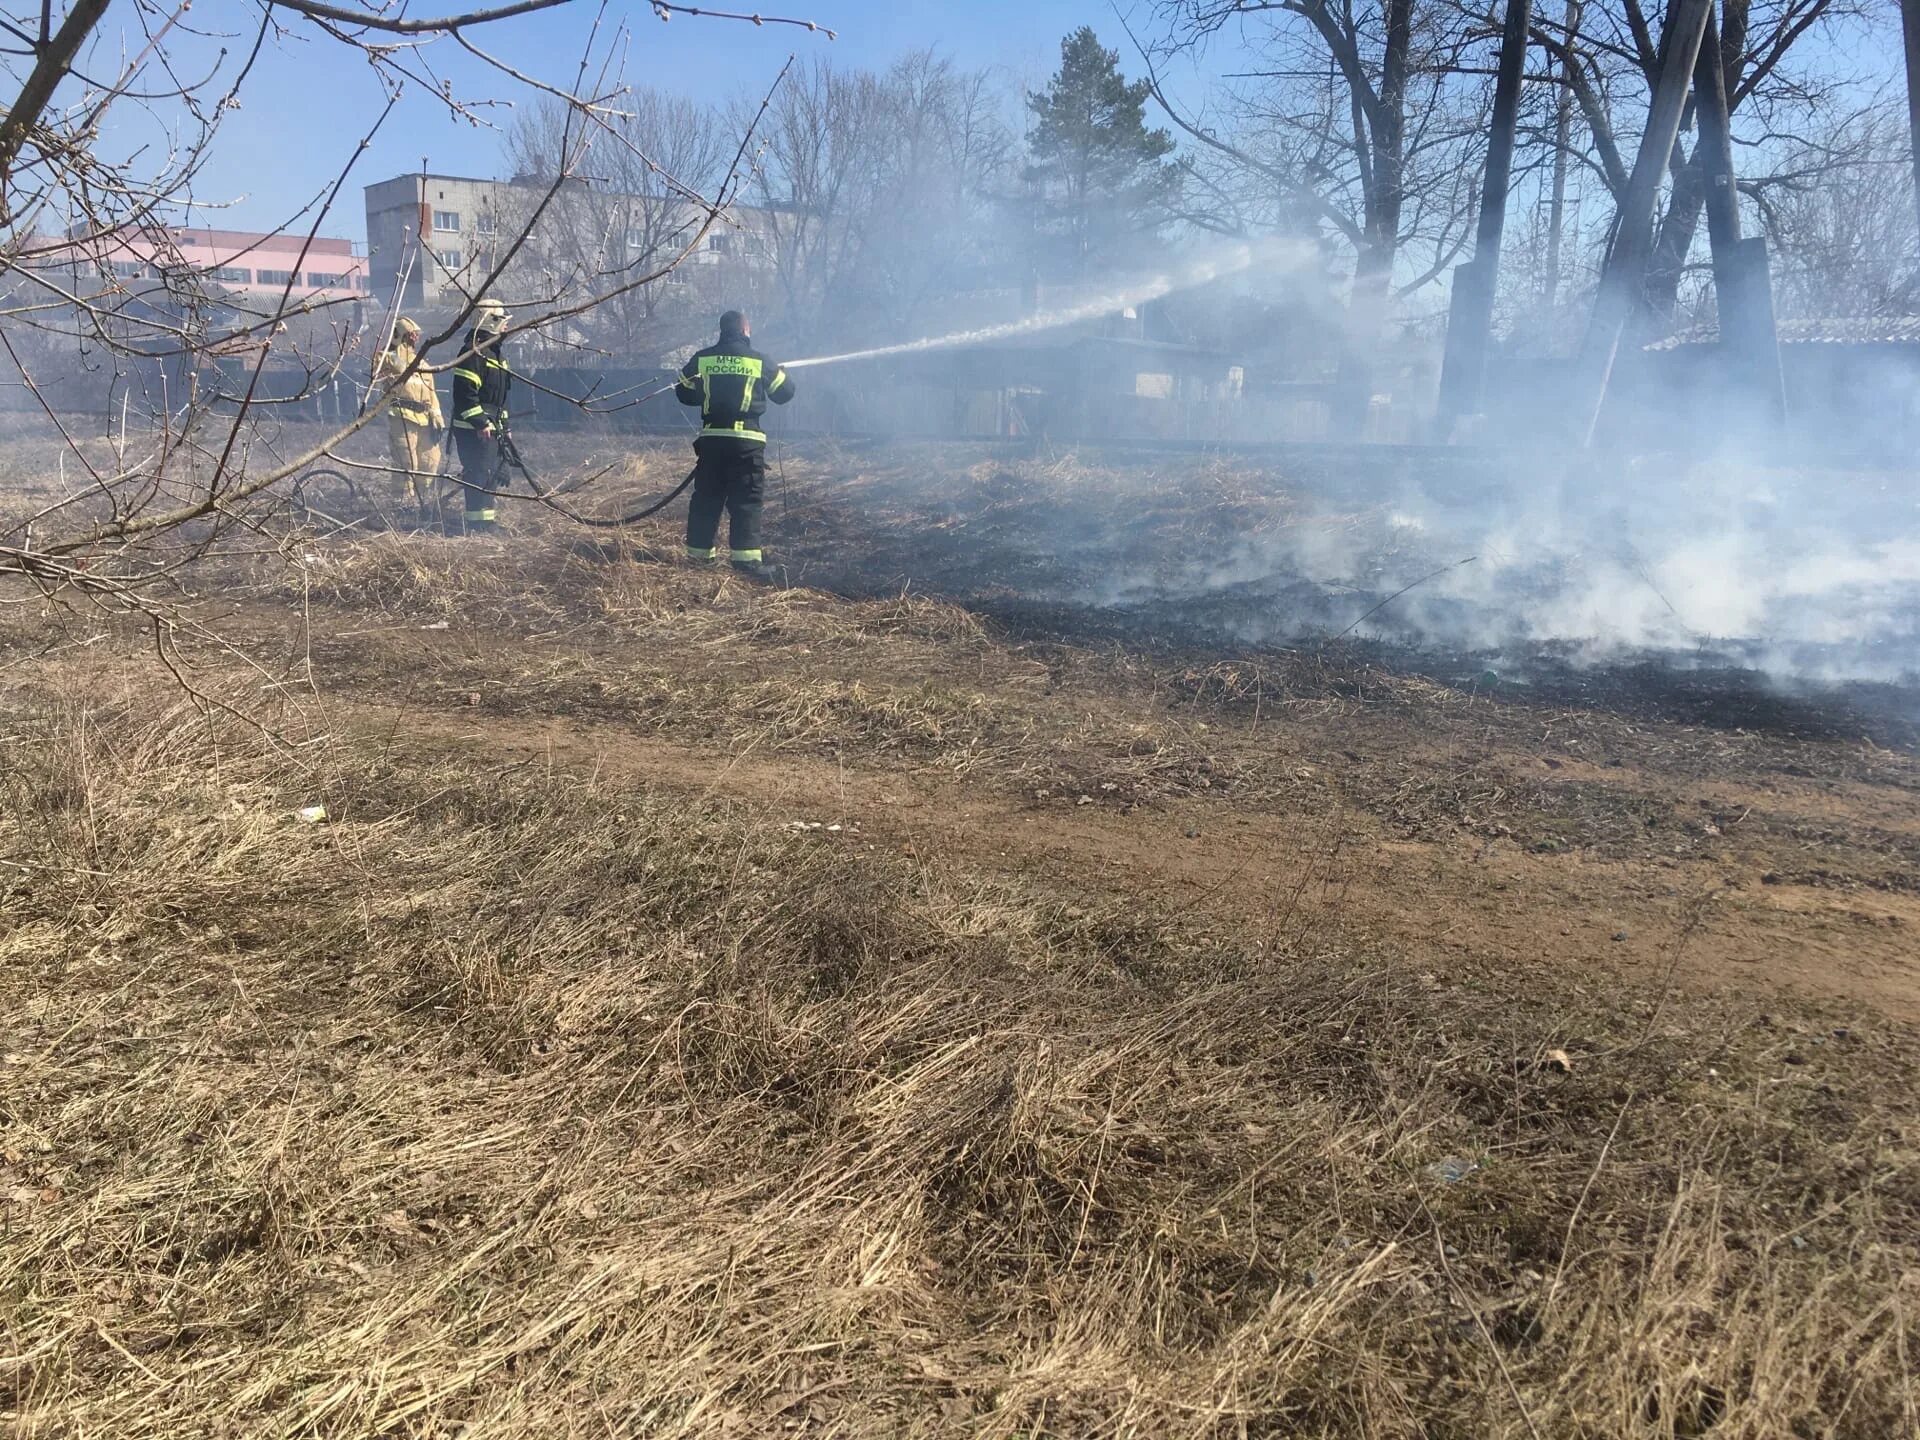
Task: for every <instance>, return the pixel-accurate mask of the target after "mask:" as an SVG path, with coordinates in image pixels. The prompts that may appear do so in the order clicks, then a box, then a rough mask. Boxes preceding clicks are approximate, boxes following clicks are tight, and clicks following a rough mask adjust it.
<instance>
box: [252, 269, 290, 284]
mask: <svg viewBox="0 0 1920 1440" xmlns="http://www.w3.org/2000/svg"><path fill="white" fill-rule="evenodd" d="M260 283H261V284H262V285H298V284H299V283H300V272H299V271H297V270H262V271H261V272H260Z"/></svg>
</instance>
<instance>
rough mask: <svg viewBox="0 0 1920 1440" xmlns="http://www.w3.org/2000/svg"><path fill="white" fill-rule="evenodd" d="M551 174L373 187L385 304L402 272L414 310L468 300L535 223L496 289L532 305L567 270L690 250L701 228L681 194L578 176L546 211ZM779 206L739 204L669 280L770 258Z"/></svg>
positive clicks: (372, 235) (379, 290)
mask: <svg viewBox="0 0 1920 1440" xmlns="http://www.w3.org/2000/svg"><path fill="white" fill-rule="evenodd" d="M550 188H551V182H550V181H541V180H535V179H529V178H525V177H522V178H518V179H513V180H481V179H475V178H473V177H471V176H464V175H434V174H416V175H397V176H395V177H394V178H393V179H391V180H383V181H381V182H380V183H378V184H375V185H369V186H367V187H366V211H367V249H368V259H369V262H370V269H371V275H372V284H373V293H374V294H375V295H376V296H377V297H379V298H380V299H381V302H382V303H385V301H386V299H387V297H389V296H391V295H393V294H394V287H395V285H396V284H397V283H398V281H399V278H400V276H401V274H402V273H403V272H405V274H406V284H405V286H404V287H403V288H402V289H401V291H400V307H401V309H403V310H420V311H423V312H428V313H431V312H433V311H436V310H445V309H451V308H454V307H456V306H458V305H459V304H460V303H462V301H463V300H464V298H465V297H466V296H468V295H471V294H473V293H474V292H475V291H477V290H478V289H479V288H480V287H481V286H482V285H484V284H486V283H487V282H488V281H489V280H490V279H491V278H492V277H493V276H494V275H495V273H496V271H497V270H498V269H499V267H500V266H502V265H503V264H506V263H507V257H506V251H507V249H508V248H509V247H511V246H512V245H513V243H514V242H515V241H516V240H517V239H518V238H519V236H520V235H521V233H522V231H524V230H526V229H527V227H528V225H529V223H530V222H532V219H533V216H534V214H535V212H536V211H539V212H540V213H539V220H538V223H537V224H534V225H533V229H532V234H531V236H530V237H529V240H528V243H527V244H525V245H523V246H522V247H521V248H520V251H519V253H518V254H517V255H516V256H515V258H514V261H513V270H514V273H513V274H512V275H508V276H503V277H501V282H500V283H499V284H498V285H496V286H494V287H493V289H492V290H491V291H490V292H489V293H493V294H498V295H500V297H501V298H502V299H504V300H505V301H506V302H507V303H508V304H510V305H511V304H524V303H526V302H527V301H529V300H530V299H532V298H534V296H535V295H537V294H540V293H545V292H544V290H543V286H544V285H546V284H547V283H548V282H550V280H551V278H552V277H553V276H554V275H555V274H556V273H559V274H565V273H567V272H569V271H574V270H591V271H593V272H596V273H598V272H612V271H617V270H619V269H620V268H622V267H623V266H624V265H626V264H629V263H634V262H644V263H645V264H648V265H651V264H653V263H654V262H655V261H656V260H658V261H660V262H661V263H664V262H665V260H666V259H668V258H670V257H671V256H673V255H676V254H678V253H679V251H680V250H681V249H684V248H685V247H686V246H687V245H688V244H689V243H691V242H692V241H693V240H694V237H695V236H697V235H698V234H699V230H700V227H701V225H702V224H703V223H704V222H705V219H706V217H705V215H704V213H703V212H702V211H701V210H700V208H699V207H698V206H695V205H693V204H691V203H689V202H687V201H685V200H683V199H680V198H677V197H666V196H660V195H636V194H628V193H625V192H622V191H618V190H611V189H605V188H601V187H599V186H597V185H596V184H595V183H594V182H592V181H589V180H570V181H568V182H566V184H565V185H564V186H563V187H562V189H561V191H560V193H559V194H558V195H555V196H554V197H553V198H552V199H551V201H548V202H547V204H546V208H545V210H543V211H542V210H540V206H541V204H542V202H543V200H546V197H547V194H548V191H549V189H550ZM773 249H774V246H773V225H772V217H771V216H770V215H769V213H768V212H766V211H763V210H757V209H753V208H751V207H745V206H734V207H733V208H731V209H730V210H728V211H727V212H726V214H725V215H724V216H722V217H720V218H719V219H718V220H716V221H715V222H714V224H713V225H712V226H711V227H710V228H709V230H708V232H707V234H706V235H705V236H703V237H701V238H700V241H699V245H698V247H697V249H696V250H695V251H694V252H693V253H691V254H689V255H688V256H687V258H686V260H685V261H684V262H683V263H682V266H681V268H680V269H679V270H676V271H675V272H673V273H672V274H669V275H667V276H666V277H664V279H663V281H662V283H663V284H665V285H669V286H679V285H687V284H690V283H694V281H695V280H696V278H697V275H698V269H697V268H695V269H693V270H689V269H688V268H687V267H689V266H691V267H705V266H725V265H727V264H728V263H729V262H733V263H737V264H739V265H742V266H746V267H748V268H751V269H763V268H768V267H770V266H771V264H772V256H773Z"/></svg>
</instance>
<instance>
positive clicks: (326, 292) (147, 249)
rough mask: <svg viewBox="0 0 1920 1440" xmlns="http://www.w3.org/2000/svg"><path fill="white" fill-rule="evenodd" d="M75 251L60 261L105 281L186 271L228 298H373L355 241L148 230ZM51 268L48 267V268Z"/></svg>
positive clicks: (90, 242) (106, 237) (77, 240)
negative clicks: (233, 295)
mask: <svg viewBox="0 0 1920 1440" xmlns="http://www.w3.org/2000/svg"><path fill="white" fill-rule="evenodd" d="M72 245H73V251H74V252H77V253H72V254H70V255H69V256H61V257H59V258H58V259H57V260H55V261H54V268H61V267H64V266H65V265H67V264H74V265H76V266H80V267H84V268H85V269H86V270H90V271H92V272H93V273H94V274H97V275H98V276H99V277H100V278H101V279H103V280H118V281H121V282H126V281H133V280H148V279H158V278H160V276H161V275H162V274H163V273H164V272H165V271H168V270H174V269H182V270H188V271H192V272H196V273H198V274H200V275H203V276H205V277H206V278H207V279H208V280H209V281H211V282H212V283H214V284H215V285H218V286H219V287H220V288H221V289H223V290H229V291H232V292H234V293H236V294H239V295H245V296H248V297H249V298H252V299H255V300H263V301H277V300H278V299H279V298H280V296H281V295H283V294H285V295H286V296H287V297H288V299H289V300H290V301H300V300H307V299H322V300H337V299H341V298H343V297H350V296H355V295H365V294H367V293H368V290H369V285H368V280H367V261H366V257H365V256H363V255H356V254H355V253H354V244H353V242H352V241H351V240H333V239H323V238H321V237H319V236H316V237H314V239H312V240H311V241H309V240H308V239H307V238H306V237H305V236H304V235H262V234H260V233H258V232H257V231H252V230H202V229H198V228H195V229H173V228H168V229H147V230H142V231H115V232H112V233H109V234H102V235H87V234H84V233H83V234H78V235H75V236H73V237H72ZM43 263H45V262H43Z"/></svg>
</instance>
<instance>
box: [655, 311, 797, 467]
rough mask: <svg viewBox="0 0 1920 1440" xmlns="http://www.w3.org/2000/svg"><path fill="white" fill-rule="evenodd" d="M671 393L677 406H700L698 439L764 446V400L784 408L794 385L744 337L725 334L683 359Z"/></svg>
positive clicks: (765, 402) (791, 395)
mask: <svg viewBox="0 0 1920 1440" xmlns="http://www.w3.org/2000/svg"><path fill="white" fill-rule="evenodd" d="M673 393H674V394H675V395H677V396H678V397H679V398H680V403H681V404H682V405H698V406H699V407H700V433H701V435H702V436H712V435H719V436H725V437H727V438H728V439H733V440H744V441H747V442H748V443H749V444H753V445H765V444H766V443H767V437H766V433H765V432H764V431H762V430H761V428H760V417H761V416H762V415H764V414H765V413H766V409H767V401H769V400H771V401H773V403H774V404H776V405H784V404H786V403H787V402H788V401H789V400H791V399H793V381H791V380H789V379H788V378H787V372H786V371H785V370H782V369H781V368H780V367H779V366H778V365H776V364H774V363H773V361H771V360H769V359H767V357H766V356H764V355H762V354H761V353H760V352H759V351H757V350H755V349H754V348H753V346H752V344H751V343H750V342H749V341H748V340H747V339H746V337H745V336H740V337H732V336H729V337H727V338H725V339H723V340H721V342H720V343H719V344H718V345H709V346H708V347H707V348H706V349H704V350H702V351H700V352H699V353H698V354H696V355H695V356H694V357H693V358H692V359H691V360H689V361H687V363H686V365H685V366H683V367H682V368H681V371H680V379H679V380H678V381H677V382H676V383H675V385H674V387H673Z"/></svg>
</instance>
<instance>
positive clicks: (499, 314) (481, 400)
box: [447, 299, 513, 535]
mask: <svg viewBox="0 0 1920 1440" xmlns="http://www.w3.org/2000/svg"><path fill="white" fill-rule="evenodd" d="M510 319H511V317H510V316H509V315H508V314H507V310H506V307H505V306H504V305H502V304H501V303H500V302H499V301H498V300H494V299H486V300H482V301H481V302H480V304H479V306H478V307H477V308H476V311H475V314H474V320H473V329H472V331H471V332H470V333H469V334H468V335H467V343H466V347H465V352H464V353H463V355H462V356H461V358H460V361H459V363H458V364H456V365H455V366H454V367H453V442H454V445H455V447H456V448H457V449H458V451H459V452H460V493H461V496H462V497H463V499H462V501H461V508H460V510H459V517H460V518H459V519H458V520H456V519H455V517H454V512H453V509H452V507H451V506H449V507H448V511H449V513H448V515H447V533H448V534H449V535H458V534H460V533H461V531H462V529H463V528H464V530H465V533H467V534H469V535H476V534H483V533H485V532H486V531H489V530H491V529H493V528H494V526H495V524H496V523H497V521H498V518H499V516H498V513H497V512H496V510H495V508H494V507H495V505H496V503H497V502H496V500H495V498H494V497H495V496H496V495H497V494H498V493H499V491H500V486H501V482H502V480H503V479H504V472H505V467H504V465H503V464H502V461H501V454H500V440H501V436H502V434H503V433H504V432H505V430H506V427H507V391H508V390H509V389H510V388H511V387H512V384H513V371H512V369H511V368H510V367H509V366H508V364H507V362H506V359H505V357H503V356H502V355H501V353H500V337H501V335H502V334H503V333H505V331H506V328H507V325H508V323H509V321H510Z"/></svg>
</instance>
